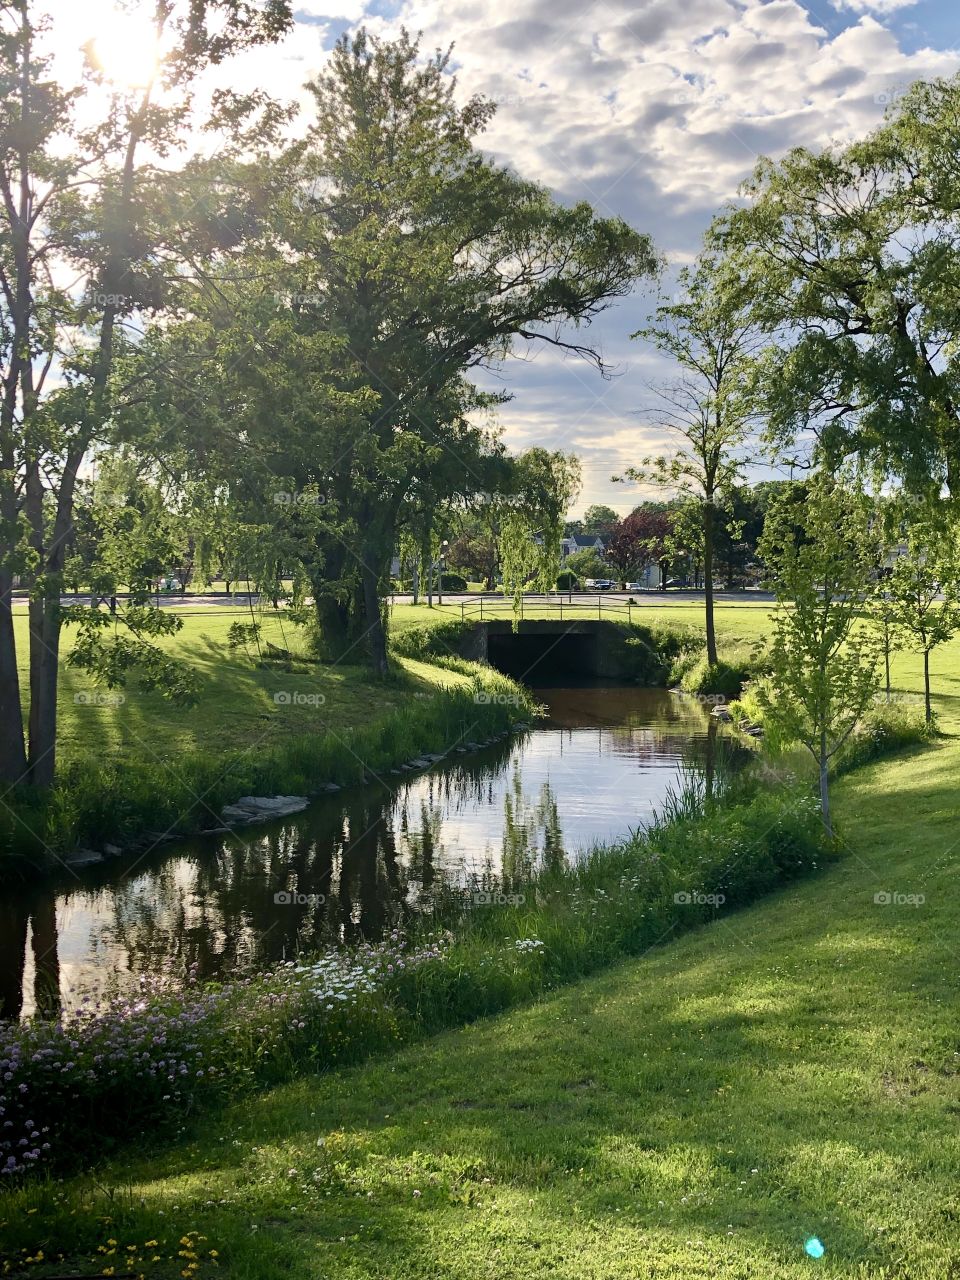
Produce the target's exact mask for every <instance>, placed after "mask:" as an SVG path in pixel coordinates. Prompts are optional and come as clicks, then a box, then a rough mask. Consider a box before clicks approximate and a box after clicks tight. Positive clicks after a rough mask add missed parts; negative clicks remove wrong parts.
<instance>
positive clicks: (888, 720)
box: [834, 699, 937, 774]
mask: <svg viewBox="0 0 960 1280" xmlns="http://www.w3.org/2000/svg"><path fill="white" fill-rule="evenodd" d="M936 733H937V728H936V724H935V723H934V724H932V725H928V724H927V723H926V720H925V718H924V710H923V700H922V699H920V700H919V702H918V704H913V703H909V702H889V703H887V702H878V703H877V704H876V705H875V706H874V707H872V708H871V710H870V712H869V713H868V714H867V716H866V717H865V718H864V720H863V722H862V723H861V724H860V725H858V726H857V729H856V730H855V731H854V733H853V734H852V735H851V736H850V738H849V739H848V740H847V742H846V743H845V744H844V746H843V747H842V749H841V750H840V752H839V754H838V756H837V760H836V763H835V765H834V773H835V774H836V773H846V772H847V771H848V770H849V769H856V768H858V767H859V766H860V765H862V764H869V763H870V761H871V760H879V759H880V758H881V757H882V756H888V755H892V754H893V752H895V751H902V750H903V749H904V748H906V747H914V746H922V745H924V744H925V743H928V742H929V741H930V740H931V738H933V737H935V736H936Z"/></svg>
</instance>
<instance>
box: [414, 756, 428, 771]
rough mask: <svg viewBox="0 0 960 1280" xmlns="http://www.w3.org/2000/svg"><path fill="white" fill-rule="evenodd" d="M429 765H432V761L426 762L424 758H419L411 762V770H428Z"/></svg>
mask: <svg viewBox="0 0 960 1280" xmlns="http://www.w3.org/2000/svg"><path fill="white" fill-rule="evenodd" d="M429 763H430V761H429V760H424V758H423V756H417V757H416V759H415V760H411V761H410V768H411V769H426V768H427V766H428V765H429Z"/></svg>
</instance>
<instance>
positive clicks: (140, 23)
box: [91, 13, 160, 89]
mask: <svg viewBox="0 0 960 1280" xmlns="http://www.w3.org/2000/svg"><path fill="white" fill-rule="evenodd" d="M91 49H92V54H93V60H94V62H95V63H96V65H97V66H98V67H99V69H100V70H101V71H102V72H103V74H104V76H106V78H107V79H108V80H110V81H111V82H112V83H113V84H118V85H126V86H127V87H128V88H130V89H142V88H143V87H144V86H145V85H148V84H149V83H150V81H151V80H152V79H153V77H154V76H155V75H156V73H157V68H158V66H159V65H160V50H159V47H158V44H157V32H156V28H155V27H154V25H153V23H152V22H150V21H149V20H148V19H147V18H146V17H143V16H140V15H137V14H133V13H112V14H110V15H109V16H108V17H107V18H106V19H105V20H104V23H103V27H102V29H101V30H100V32H99V33H98V34H97V35H96V36H94V38H93V41H92V42H91Z"/></svg>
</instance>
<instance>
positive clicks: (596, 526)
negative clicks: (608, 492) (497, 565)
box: [578, 503, 620, 541]
mask: <svg viewBox="0 0 960 1280" xmlns="http://www.w3.org/2000/svg"><path fill="white" fill-rule="evenodd" d="M619 522H620V517H619V516H618V515H617V513H616V512H615V511H614V509H613V507H605V506H603V504H602V503H597V504H595V505H594V506H592V507H587V509H586V511H585V512H584V513H583V521H582V524H583V527H582V529H580V530H578V532H580V533H595V534H598V535H599V536H600V537H601V538H603V539H604V541H606V539H607V538H608V537H609V536H610V534H611V533H612V532H613V530H614V529H615V528H616V527H617V525H618V524H619Z"/></svg>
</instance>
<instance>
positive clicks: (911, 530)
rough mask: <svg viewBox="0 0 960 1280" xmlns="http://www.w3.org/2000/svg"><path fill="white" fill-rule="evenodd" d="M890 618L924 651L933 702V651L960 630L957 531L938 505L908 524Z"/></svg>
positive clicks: (926, 688)
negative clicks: (931, 677)
mask: <svg viewBox="0 0 960 1280" xmlns="http://www.w3.org/2000/svg"><path fill="white" fill-rule="evenodd" d="M885 594H886V601H887V604H888V606H889V617H890V622H891V624H892V625H893V627H895V628H899V629H900V630H901V631H902V632H903V633H904V634H905V635H906V636H907V637H909V639H910V640H911V641H912V642H913V645H914V646H915V647H916V648H917V649H919V651H920V652H921V653H922V654H923V705H924V714H925V717H926V721H927V724H930V723H931V722H932V720H933V709H932V707H931V703H930V654H931V652H932V651H933V650H934V649H936V648H937V647H938V646H939V645H942V644H946V642H947V641H948V640H950V639H951V638H952V637H953V636H954V635H955V634H956V632H957V631H958V630H960V553H958V546H957V530H956V528H955V527H954V526H953V524H952V522H951V521H950V520H949V519H947V518H946V515H945V512H944V511H942V510H937V509H935V508H931V509H928V510H927V511H926V512H924V511H920V512H919V514H915V515H914V516H913V518H912V519H910V520H909V522H908V524H907V533H906V548H905V554H903V555H901V556H898V557H897V559H896V560H895V561H894V564H893V567H892V569H891V572H890V576H889V577H888V578H887V581H886V593H885Z"/></svg>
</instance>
